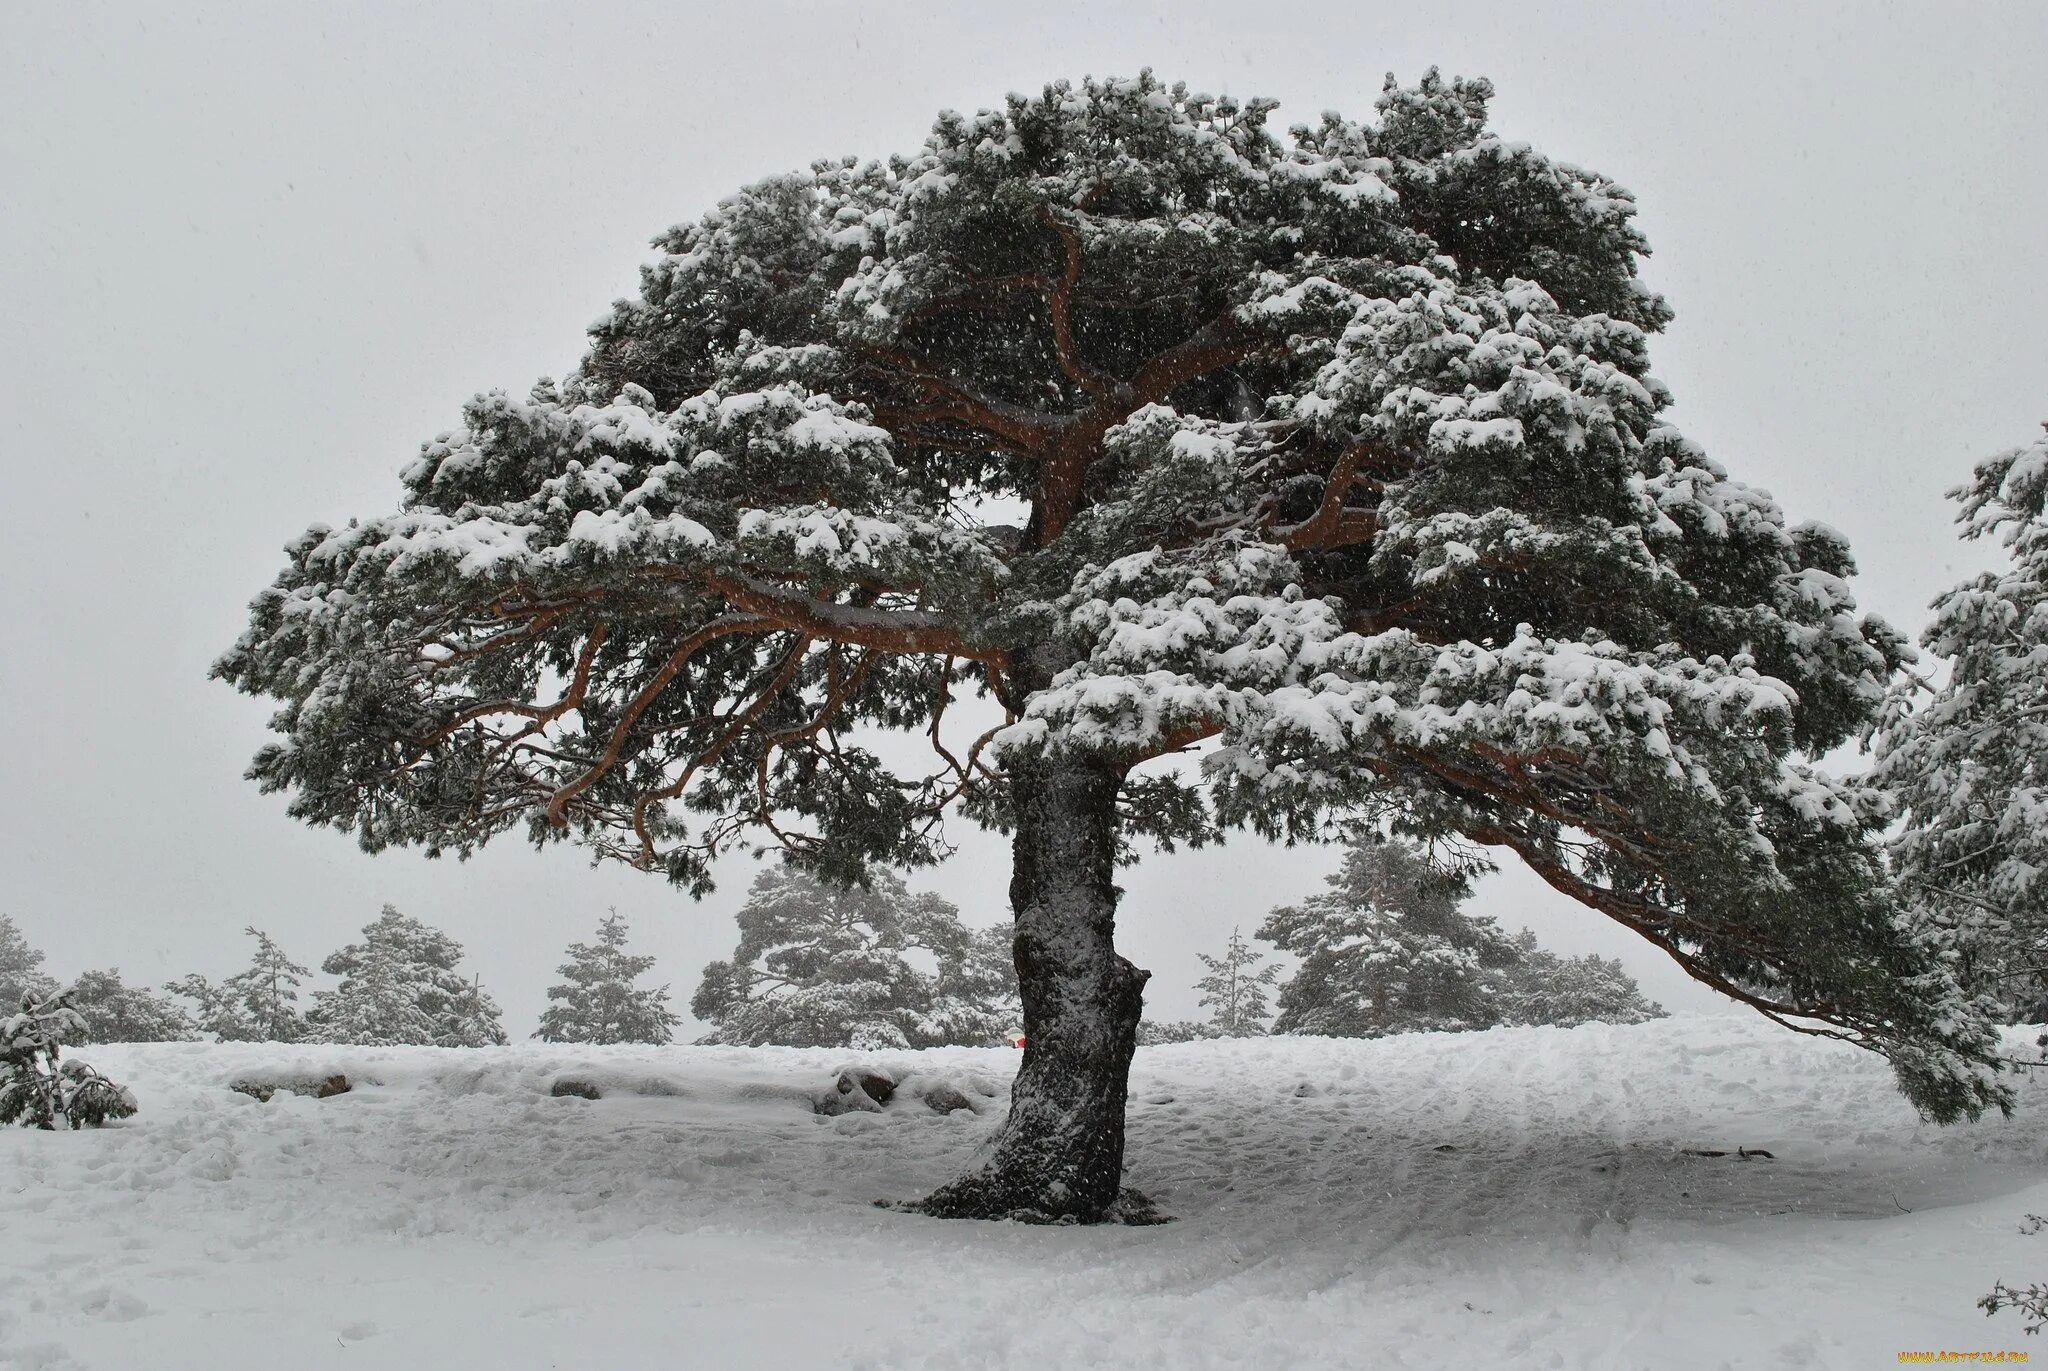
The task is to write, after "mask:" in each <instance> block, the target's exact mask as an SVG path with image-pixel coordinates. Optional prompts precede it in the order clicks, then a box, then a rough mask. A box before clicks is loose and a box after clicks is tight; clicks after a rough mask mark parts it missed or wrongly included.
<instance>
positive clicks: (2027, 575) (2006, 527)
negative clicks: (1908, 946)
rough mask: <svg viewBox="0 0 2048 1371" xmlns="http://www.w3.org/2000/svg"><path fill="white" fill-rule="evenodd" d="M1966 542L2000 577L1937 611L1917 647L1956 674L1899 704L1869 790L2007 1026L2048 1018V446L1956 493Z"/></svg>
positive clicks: (1897, 852)
mask: <svg viewBox="0 0 2048 1371" xmlns="http://www.w3.org/2000/svg"><path fill="white" fill-rule="evenodd" d="M1949 494H1950V496H1951V497H1952V498H1954V499H1956V500H1958V501H1959V502H1960V503H1961V506H1962V508H1961V511H1960V513H1959V514H1958V516H1957V517H1958V522H1959V523H1960V524H1961V526H1962V536H1963V537H1965V538H1970V539H1981V538H1995V539H1997V540H1998V541H1999V542H2000V543H2002V544H2003V545H2004V548H2005V554H2006V556H2005V564H2004V565H2003V566H2001V567H1999V568H1997V569H1996V570H1993V571H1987V572H1985V573H1983V574H1982V575H1979V576H1975V577H1972V578H1971V579H1969V580H1967V581H1965V582H1963V583H1962V584H1961V585H1959V586H1957V587H1955V588H1954V589H1953V590H1950V591H1949V592H1948V593H1947V594H1945V595H1943V596H1942V597H1941V598H1940V599H1938V600H1936V601H1935V602H1934V618H1933V621H1932V622H1931V623H1930V624H1929V625H1928V626H1927V630H1926V632H1925V633H1923V634H1922V635H1921V639H1920V641H1921V644H1922V645H1923V646H1924V647H1925V648H1926V649H1927V651H1928V653H1929V654H1930V655H1931V656H1933V657H1934V658H1935V659H1936V660H1937V661H1938V662H1940V663H1941V664H1942V665H1944V666H1945V667H1946V668H1947V670H1946V673H1945V675H1944V676H1943V679H1942V681H1941V684H1940V685H1938V686H1936V685H1931V684H1929V683H1928V682H1927V681H1925V680H1920V679H1916V680H1915V681H1914V682H1913V683H1912V684H1911V685H1909V686H1907V687H1906V688H1904V689H1901V690H1899V691H1897V692H1895V693H1894V695H1893V698H1892V701H1891V708H1890V711H1889V713H1888V716H1887V718H1886V720H1885V723H1884V725H1883V727H1882V728H1880V729H1879V730H1878V731H1877V733H1876V736H1875V739H1874V745H1873V750H1874V751H1875V753H1876V756H1877V763H1876V765H1875V766H1874V767H1873V768H1872V771H1871V779H1872V780H1873V781H1874V782H1875V783H1876V784H1877V785H1878V786H1880V787H1882V788H1883V790H1884V791H1885V792H1887V793H1888V795H1889V796H1890V798H1891V800H1892V802H1893V804H1894V806H1895V807H1896V808H1897V810H1898V811H1899V812H1900V813H1901V814H1902V815H1903V817H1904V819H1905V823H1904V825H1903V827H1902V828H1901V830H1900V832H1899V834H1898V836H1897V838H1896V839H1895V840H1894V841H1893V843H1892V860H1893V866H1894V869H1895V870H1896V871H1897V873H1898V876H1899V880H1900V882H1901V884H1902V885H1903V886H1904V887H1905V888H1906V889H1907V891H1909V892H1910V893H1911V894H1912V895H1913V896H1914V897H1915V898H1916V899H1917V900H1918V901H1920V902H1921V903H1922V904H1923V905H1924V906H1925V907H1926V908H1927V909H1929V910H1930V911H1932V912H1933V913H1934V915H1935V916H1936V919H1937V921H1938V923H1939V924H1940V925H1941V927H1942V928H1943V929H1944V930H1946V932H1945V935H1944V937H1943V938H1942V939H1941V942H1942V945H1943V946H1944V947H1945V948H1946V949H1947V950H1948V951H1949V953H1950V956H1951V961H1952V962H1953V964H1954V965H1955V966H1956V967H1957V968H1958V969H1959V970H1960V972H1961V975H1962V977H1963V979H1964V981H1965V983H1966V984H1967V985H1968V986H1969V987H1970V988H1971V989H1973V990H1975V991H1976V992H1978V993H1979V994H1981V995H1983V996H1985V997H1986V998H1987V999H1988V1000H1989V1001H1990V1002H1992V1004H1993V1006H1994V1009H1993V1011H1992V1012H1994V1013H1996V1014H1998V1015H1999V1016H2000V1017H2002V1018H2005V1019H2008V1020H2011V1019H2018V1020H2022V1021H2026V1022H2037V1021H2039V1020H2040V1019H2042V1018H2044V1017H2048V1006H2044V1005H2043V1003H2042V1001H2043V999H2044V996H2048V434H2044V435H2043V436H2042V437H2040V438H2036V439H2035V440H2034V441H2033V443H2032V444H2030V445H2028V446H2026V447H2021V448H2013V449H2011V450H2010V451H2007V452H2003V453H2000V454H1999V455H1998V456H1996V457H1993V458H1991V459H1990V460H1988V461H1986V462H1984V463H1982V464H1981V465H1979V466H1978V467H1977V469H1976V472H1975V473H1974V475H1973V476H1972V477H1971V479H1970V480H1969V481H1968V482H1967V483H1966V484H1964V485H1962V486H1959V487H1957V488H1956V489H1955V490H1953V491H1951V492H1949Z"/></svg>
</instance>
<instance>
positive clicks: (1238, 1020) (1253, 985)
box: [1195, 928, 1280, 1038]
mask: <svg viewBox="0 0 2048 1371" xmlns="http://www.w3.org/2000/svg"><path fill="white" fill-rule="evenodd" d="M1195 955H1196V956H1197V957H1200V958H1201V959H1202V965H1204V966H1206V967H1208V968H1209V974H1208V975H1206V976H1204V977H1202V979H1200V980H1199V981H1196V982H1195V989H1197V990H1199V991H1201V992H1202V998H1201V1005H1202V1007H1203V1008H1204V1009H1208V1010H1211V1011H1213V1012H1211V1014H1210V1015H1209V1022H1210V1023H1211V1024H1212V1025H1214V1026H1215V1028H1216V1030H1217V1031H1218V1032H1219V1033H1220V1034H1222V1035H1223V1036H1224V1037H1229V1038H1249V1037H1254V1036H1256V1035H1258V1034H1261V1033H1264V1032H1265V1031H1266V1020H1267V1019H1268V1018H1270V1017H1271V1016H1272V1010H1271V1009H1269V1008H1268V1007H1267V1004H1266V992H1267V991H1268V990H1270V989H1271V988H1272V985H1273V981H1274V979H1275V978H1276V977H1277V976H1279V974H1280V968H1279V967H1277V966H1267V967H1261V966H1260V965H1259V963H1260V962H1261V961H1263V960H1264V958H1263V957H1262V956H1261V955H1260V954H1259V953H1257V952H1255V951H1253V950H1252V946H1251V944H1250V943H1248V942H1246V941H1245V940H1244V938H1243V937H1242V936H1241V935H1240V934H1239V933H1238V931H1237V930H1236V929H1235V928H1233V929H1231V930H1230V942H1229V943H1228V944H1227V945H1226V946H1225V948H1224V951H1223V955H1222V956H1221V957H1211V956H1210V955H1208V954H1207V953H1206V952H1197V953H1196V954H1195Z"/></svg>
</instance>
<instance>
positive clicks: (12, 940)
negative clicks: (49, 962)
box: [0, 914, 57, 1012]
mask: <svg viewBox="0 0 2048 1371" xmlns="http://www.w3.org/2000/svg"><path fill="white" fill-rule="evenodd" d="M42 964H43V954H42V953H41V952H39V951H38V950H36V949H35V948H33V947H30V946H29V945H28V939H26V938H24V937H23V936H22V935H21V930H20V929H19V928H16V927H15V926H14V920H13V919H11V918H9V917H8V916H7V915H5V914H0V1012H11V1011H12V1010H13V1009H14V1008H15V1006H17V1005H19V1004H20V1003H21V997H22V996H24V995H28V994H35V995H51V994H54V993H55V992H56V989H57V982H56V981H55V980H53V979H52V978H50V977H49V976H46V975H44V974H43V973H42V972H40V971H38V970H37V969H36V968H37V967H39V966H41V965H42Z"/></svg>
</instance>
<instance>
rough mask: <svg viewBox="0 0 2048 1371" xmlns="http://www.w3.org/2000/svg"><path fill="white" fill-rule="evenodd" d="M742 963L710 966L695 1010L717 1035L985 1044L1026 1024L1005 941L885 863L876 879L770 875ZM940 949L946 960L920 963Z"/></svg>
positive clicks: (762, 879) (754, 900) (803, 1041)
mask: <svg viewBox="0 0 2048 1371" xmlns="http://www.w3.org/2000/svg"><path fill="white" fill-rule="evenodd" d="M739 925H740V942H739V946H738V948H737V949H736V950H735V951H734V953H733V956H732V959H731V960H730V961H717V962H713V963H711V964H710V965H709V966H707V967H705V968H704V977H703V980H702V982H701V983H700V984H699V986H698V987H697V993H696V994H695V995H694V996H693V997H692V998H691V1001H690V1011H691V1013H693V1014H695V1015H696V1016H697V1017H698V1018H699V1019H703V1020H705V1021H706V1022H709V1023H711V1024H714V1025H715V1028H714V1029H713V1031H712V1033H711V1034H710V1035H709V1036H708V1037H707V1038H706V1039H705V1040H706V1041H708V1042H720V1043H737V1044H745V1045H748V1046H761V1045H763V1044H770V1043H772V1044H779V1045H781V1046H785V1047H858V1048H885V1047H941V1046H947V1045H961V1046H971V1047H985V1046H989V1045H992V1044H994V1043H997V1042H999V1041H1001V1040H1002V1038H1003V1036H1004V1035H1005V1034H1006V1033H1007V1032H1008V1031H1009V1030H1010V1029H1011V1028H1013V1027H1014V1026H1015V1023H1016V1017H1017V1007H1016V999H1015V996H1016V982H1015V980H1014V978H1013V976H1012V975H1011V974H1009V972H1008V965H1007V958H1006V956H1005V953H1006V952H1007V950H1008V949H1007V947H1006V946H1005V945H1004V944H1003V942H1002V940H1000V939H997V938H990V937H989V936H987V935H986V934H985V933H976V932H974V931H973V930H970V929H968V928H967V927H966V926H965V925H963V924H962V923H961V922H960V911H959V910H958V909H956V908H955V907H954V906H953V905H952V904H951V903H949V902H948V901H946V900H943V899H940V898H939V897H938V896H936V895H930V894H923V895H913V894H912V893H911V892H910V890H909V888H908V887H906V886H905V885H904V883H903V881H902V879H901V878H900V877H898V876H896V875H895V874H893V873H891V872H888V871H883V870H879V869H878V870H876V871H874V872H872V873H871V874H870V878H869V884H868V885H867V887H866V888H860V887H853V888H847V887H842V886H835V885H832V884H830V883H827V882H823V881H820V880H818V879H816V878H814V877H812V876H809V875H806V874H805V873H804V872H802V871H797V870H791V869H789V868H786V867H785V868H774V869H770V870H767V871H764V872H762V873H761V875H760V876H759V877H758V878H756V880H755V881H754V887H753V891H752V893H751V894H750V895H749V897H748V899H747V902H746V904H745V905H743V906H742V907H741V908H740V911H739ZM926 958H929V959H930V960H932V961H934V962H936V970H926V969H925V968H924V967H922V966H920V965H919V962H920V961H921V960H924V959H926Z"/></svg>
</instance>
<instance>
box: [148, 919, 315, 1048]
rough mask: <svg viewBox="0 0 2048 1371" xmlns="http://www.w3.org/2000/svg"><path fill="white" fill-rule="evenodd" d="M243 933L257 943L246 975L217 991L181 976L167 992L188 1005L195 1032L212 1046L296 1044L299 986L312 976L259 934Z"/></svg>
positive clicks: (300, 1022) (302, 1028) (302, 1021)
mask: <svg viewBox="0 0 2048 1371" xmlns="http://www.w3.org/2000/svg"><path fill="white" fill-rule="evenodd" d="M242 931H243V932H245V933H247V934H248V935H249V936H250V937H252V938H254V939H255V940H256V955H255V958H254V960H252V961H251V962H250V964H249V967H248V969H247V970H245V971H238V972H236V973H235V974H234V975H232V976H230V977H228V978H227V979H226V980H225V981H223V982H221V983H220V984H219V985H215V984H213V983H212V982H211V981H208V980H207V979H206V978H205V977H204V976H198V975H192V976H182V977H180V978H179V979H177V980H175V981H172V982H171V983H170V984H169V985H168V986H167V987H166V989H169V990H171V991H173V992H175V993H176V994H179V995H183V996H185V997H186V998H187V999H189V1000H191V1001H193V1003H194V1004H195V1005H196V1006H197V1007H198V1008H197V1012H196V1014H195V1015H194V1018H195V1019H196V1021H197V1022H198V1025H199V1028H200V1030H201V1031H202V1032H206V1033H211V1034H213V1036H214V1041H216V1042H224V1043H227V1042H273V1043H292V1042H298V1041H299V1040H300V1039H301V1038H303V1037H304V1036H305V1035H306V1016H305V1014H304V1013H302V1012H301V1011H300V1009H299V1007H298V1000H299V994H298V991H299V985H300V982H301V978H302V977H305V976H309V975H311V974H312V972H311V971H309V970H308V969H307V968H305V967H303V966H300V965H299V964H298V963H297V962H295V961H293V960H292V959H291V958H290V957H288V956H286V955H285V953H284V949H283V948H281V947H279V946H278V945H277V943H276V942H275V941H273V940H272V939H271V936H270V935H269V934H268V933H265V932H264V931H263V930H262V929H260V928H255V927H250V928H246V929H244V930H242Z"/></svg>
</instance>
